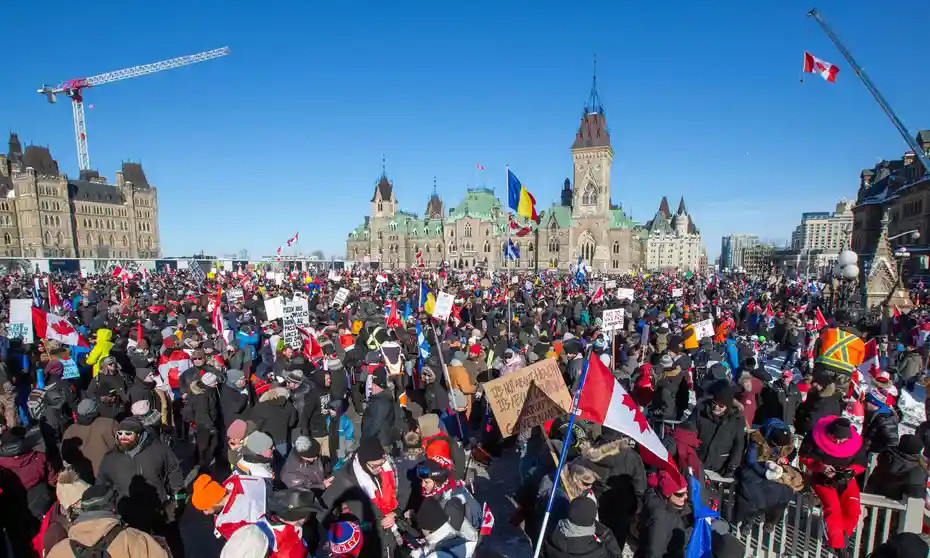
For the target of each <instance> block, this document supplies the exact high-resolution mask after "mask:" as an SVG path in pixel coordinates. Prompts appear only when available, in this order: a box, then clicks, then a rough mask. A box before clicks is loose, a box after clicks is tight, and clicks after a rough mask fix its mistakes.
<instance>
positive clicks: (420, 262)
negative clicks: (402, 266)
mask: <svg viewBox="0 0 930 558" xmlns="http://www.w3.org/2000/svg"><path fill="white" fill-rule="evenodd" d="M417 267H423V251H422V250H421V251H419V252H417Z"/></svg>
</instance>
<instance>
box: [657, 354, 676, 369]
mask: <svg viewBox="0 0 930 558" xmlns="http://www.w3.org/2000/svg"><path fill="white" fill-rule="evenodd" d="M659 365H660V366H661V367H662V369H663V370H671V369H672V368H675V361H674V360H672V357H671V356H670V355H662V359H661V360H660V361H659Z"/></svg>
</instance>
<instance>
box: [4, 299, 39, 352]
mask: <svg viewBox="0 0 930 558" xmlns="http://www.w3.org/2000/svg"><path fill="white" fill-rule="evenodd" d="M6 335H7V337H8V338H10V339H22V340H23V343H34V342H35V338H34V335H33V332H32V299H31V298H14V299H13V300H11V301H10V325H9V327H7V330H6Z"/></svg>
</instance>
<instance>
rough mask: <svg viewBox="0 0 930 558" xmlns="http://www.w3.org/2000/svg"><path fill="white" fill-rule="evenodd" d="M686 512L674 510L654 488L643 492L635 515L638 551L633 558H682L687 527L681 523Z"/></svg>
mask: <svg viewBox="0 0 930 558" xmlns="http://www.w3.org/2000/svg"><path fill="white" fill-rule="evenodd" d="M686 515H687V510H685V509H681V510H679V509H675V508H674V507H673V506H671V505H670V504H669V503H668V501H666V500H665V499H664V498H662V497H661V496H659V495H658V494H657V493H656V492H655V490H654V489H650V490H649V491H648V492H646V499H645V502H644V505H643V511H642V513H641V514H640V516H639V548H638V549H637V551H636V558H684V555H685V549H686V548H687V546H688V540H689V539H690V538H691V526H689V525H686V524H685V516H686Z"/></svg>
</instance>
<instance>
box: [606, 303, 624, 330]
mask: <svg viewBox="0 0 930 558" xmlns="http://www.w3.org/2000/svg"><path fill="white" fill-rule="evenodd" d="M601 329H602V330H604V331H617V330H618V329H623V308H616V309H614V310H604V314H603V315H602V316H601Z"/></svg>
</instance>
